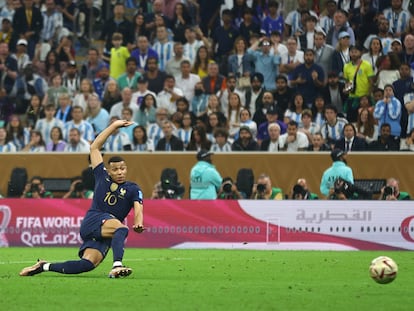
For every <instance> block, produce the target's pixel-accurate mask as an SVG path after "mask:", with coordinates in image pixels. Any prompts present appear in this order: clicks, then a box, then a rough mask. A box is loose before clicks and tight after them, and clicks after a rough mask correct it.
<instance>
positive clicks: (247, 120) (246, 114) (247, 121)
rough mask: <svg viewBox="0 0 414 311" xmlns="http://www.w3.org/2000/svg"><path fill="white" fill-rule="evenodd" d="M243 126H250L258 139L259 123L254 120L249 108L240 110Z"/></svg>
mask: <svg viewBox="0 0 414 311" xmlns="http://www.w3.org/2000/svg"><path fill="white" fill-rule="evenodd" d="M241 126H248V127H249V128H250V131H251V132H252V135H253V137H254V139H256V136H257V124H256V122H254V121H253V119H252V114H251V112H250V111H249V109H245V108H242V109H241V110H240V127H241Z"/></svg>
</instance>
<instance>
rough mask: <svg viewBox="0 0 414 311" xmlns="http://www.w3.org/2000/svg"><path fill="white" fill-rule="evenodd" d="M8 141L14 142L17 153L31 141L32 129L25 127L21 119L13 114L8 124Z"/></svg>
mask: <svg viewBox="0 0 414 311" xmlns="http://www.w3.org/2000/svg"><path fill="white" fill-rule="evenodd" d="M6 129H7V140H9V141H12V142H13V144H14V145H15V146H16V149H17V151H19V150H21V149H22V148H23V147H24V146H25V145H26V144H27V143H28V142H29V140H30V129H29V128H27V127H24V126H23V123H22V121H21V120H20V117H19V116H18V115H16V114H12V115H11V116H10V117H9V123H8V124H7V127H6Z"/></svg>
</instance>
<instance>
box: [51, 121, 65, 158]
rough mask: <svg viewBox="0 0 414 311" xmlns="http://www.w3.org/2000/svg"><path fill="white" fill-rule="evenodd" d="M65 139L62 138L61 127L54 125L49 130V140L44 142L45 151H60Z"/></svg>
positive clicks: (63, 146)
mask: <svg viewBox="0 0 414 311" xmlns="http://www.w3.org/2000/svg"><path fill="white" fill-rule="evenodd" d="M66 144H67V143H66V141H64V140H63V132H62V128H60V127H59V126H54V127H52V129H51V130H50V140H49V142H48V143H47V144H46V151H49V152H50V151H57V152H62V151H64V150H65V147H66Z"/></svg>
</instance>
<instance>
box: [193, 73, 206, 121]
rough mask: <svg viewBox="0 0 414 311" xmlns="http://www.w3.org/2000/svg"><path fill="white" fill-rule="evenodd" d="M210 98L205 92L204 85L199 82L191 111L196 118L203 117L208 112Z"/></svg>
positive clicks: (195, 87) (195, 89)
mask: <svg viewBox="0 0 414 311" xmlns="http://www.w3.org/2000/svg"><path fill="white" fill-rule="evenodd" d="M209 98H210V96H209V95H207V94H206V93H205V92H204V87H203V83H202V82H201V81H199V82H197V83H196V84H195V86H194V97H193V99H192V100H191V111H192V112H193V113H194V115H195V116H196V117H201V116H202V115H203V114H204V113H205V112H206V110H207V104H208V100H209Z"/></svg>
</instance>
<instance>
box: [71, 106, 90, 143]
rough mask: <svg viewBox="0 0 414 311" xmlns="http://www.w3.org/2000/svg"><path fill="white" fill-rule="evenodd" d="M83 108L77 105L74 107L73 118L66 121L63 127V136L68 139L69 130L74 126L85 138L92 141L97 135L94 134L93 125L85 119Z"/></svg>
mask: <svg viewBox="0 0 414 311" xmlns="http://www.w3.org/2000/svg"><path fill="white" fill-rule="evenodd" d="M83 115H84V112H83V109H82V107H80V106H76V107H73V108H72V120H71V121H68V122H66V123H65V125H64V127H63V137H64V138H65V140H66V141H69V131H70V130H71V129H72V128H77V129H79V131H80V133H81V136H82V138H83V139H85V140H86V141H88V142H89V143H91V142H92V141H93V140H94V138H95V136H94V130H93V127H92V125H91V124H90V123H89V122H87V121H85V120H83Z"/></svg>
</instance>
